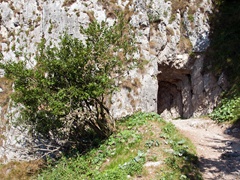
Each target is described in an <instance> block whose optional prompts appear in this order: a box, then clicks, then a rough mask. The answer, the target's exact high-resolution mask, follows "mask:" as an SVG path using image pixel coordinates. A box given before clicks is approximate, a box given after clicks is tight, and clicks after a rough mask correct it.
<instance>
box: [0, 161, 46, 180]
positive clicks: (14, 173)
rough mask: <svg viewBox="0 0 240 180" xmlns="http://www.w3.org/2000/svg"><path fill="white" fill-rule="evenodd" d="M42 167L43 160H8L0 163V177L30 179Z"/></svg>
mask: <svg viewBox="0 0 240 180" xmlns="http://www.w3.org/2000/svg"><path fill="white" fill-rule="evenodd" d="M42 167H43V161H40V160H36V161H29V162H10V163H8V164H5V165H0V179H4V180H28V179H29V180H30V179H32V177H34V176H35V175H36V174H37V173H39V170H40V168H42Z"/></svg>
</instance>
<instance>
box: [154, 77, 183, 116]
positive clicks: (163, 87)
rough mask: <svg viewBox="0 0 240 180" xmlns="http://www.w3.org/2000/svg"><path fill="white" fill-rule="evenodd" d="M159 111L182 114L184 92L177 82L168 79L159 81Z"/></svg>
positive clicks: (159, 112)
mask: <svg viewBox="0 0 240 180" xmlns="http://www.w3.org/2000/svg"><path fill="white" fill-rule="evenodd" d="M157 99H158V100H157V112H158V114H161V113H163V112H164V111H165V110H167V111H169V112H170V113H171V114H173V113H174V114H175V115H176V114H178V116H182V114H183V105H182V94H181V90H180V89H178V87H177V85H176V84H173V83H171V82H167V81H158V98H157Z"/></svg>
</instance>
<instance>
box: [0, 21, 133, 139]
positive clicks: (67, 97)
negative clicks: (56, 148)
mask: <svg viewBox="0 0 240 180" xmlns="http://www.w3.org/2000/svg"><path fill="white" fill-rule="evenodd" d="M80 32H81V33H82V34H83V35H84V37H85V40H84V42H83V41H81V40H79V39H77V38H74V37H72V36H70V35H67V34H64V35H63V36H61V37H60V39H61V41H60V43H59V44H58V45H53V44H52V43H50V44H49V45H46V42H45V40H44V39H43V40H42V42H41V43H40V45H39V48H38V52H37V53H36V54H37V55H36V58H35V62H36V65H35V66H34V67H31V68H29V67H28V66H29V65H30V63H29V62H30V61H28V59H25V60H23V61H19V62H15V61H6V62H1V63H0V67H1V68H3V69H4V70H5V73H6V77H8V78H10V79H12V80H13V81H14V93H13V95H12V99H13V101H14V102H15V104H16V105H18V106H19V107H21V108H20V112H21V115H20V116H19V119H18V120H19V122H20V121H21V122H24V124H27V125H30V126H31V128H32V131H31V132H32V134H40V135H43V136H44V137H46V138H50V137H51V138H53V139H60V140H64V141H63V142H70V141H71V142H76V141H79V140H80V139H81V137H82V136H84V135H85V134H87V133H88V132H89V131H91V132H94V133H96V134H97V135H98V136H99V137H106V136H108V135H109V134H111V129H112V125H113V124H114V123H113V121H112V120H111V119H110V116H109V111H108V108H107V107H106V105H105V102H106V101H105V99H104V98H105V97H106V96H107V95H109V94H111V93H112V92H113V91H115V90H116V88H117V84H118V83H117V80H119V79H121V78H122V77H123V73H124V72H125V71H126V70H129V69H130V68H132V67H134V66H135V65H136V61H135V59H134V58H133V55H134V53H135V51H136V46H135V44H134V36H133V33H132V32H133V31H132V30H131V27H130V26H129V25H128V24H126V22H125V20H124V18H123V16H119V18H118V19H117V20H116V22H115V24H114V25H113V26H109V25H108V24H107V23H106V22H102V23H98V22H96V21H94V22H92V23H90V24H89V26H88V28H86V29H84V28H82V27H81V28H80Z"/></svg>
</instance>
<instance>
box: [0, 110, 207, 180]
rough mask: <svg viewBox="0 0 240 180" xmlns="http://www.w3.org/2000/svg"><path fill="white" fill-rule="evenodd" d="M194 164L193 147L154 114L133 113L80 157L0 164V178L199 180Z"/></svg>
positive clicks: (41, 179) (171, 125)
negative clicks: (108, 135) (109, 134)
mask: <svg viewBox="0 0 240 180" xmlns="http://www.w3.org/2000/svg"><path fill="white" fill-rule="evenodd" d="M151 163H152V164H154V163H155V164H157V165H154V166H151V165H148V164H151ZM197 164H198V159H197V157H196V154H195V148H194V146H193V145H192V144H191V142H190V141H189V140H188V139H186V138H184V137H183V136H182V135H181V134H180V133H179V132H178V131H177V130H176V128H175V127H174V125H173V124H171V123H167V122H165V121H164V120H163V119H161V118H160V116H159V115H157V114H155V113H141V112H139V113H136V114H134V115H132V116H128V117H125V118H122V119H121V120H119V121H118V122H117V130H116V131H115V132H114V133H113V134H112V135H111V136H110V137H109V138H108V139H107V140H105V141H102V142H101V143H99V146H98V147H95V148H93V149H91V150H89V151H88V152H87V153H85V154H73V155H68V156H64V157H62V158H61V159H60V160H59V161H57V162H53V161H51V160H50V159H49V160H47V161H46V162H45V163H44V164H43V162H41V161H34V162H33V161H31V162H11V163H9V164H6V165H1V166H0V179H11V180H12V179H39V180H43V179H44V180H48V179H49V180H53V179H61V180H78V179H79V180H82V179H94V180H106V179H108V180H126V179H136V178H141V179H160V180H165V179H167V180H168V179H169V180H170V179H193V180H194V179H196V180H200V179H202V177H201V174H200V173H199V169H198V166H197Z"/></svg>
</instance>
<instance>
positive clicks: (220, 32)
mask: <svg viewBox="0 0 240 180" xmlns="http://www.w3.org/2000/svg"><path fill="white" fill-rule="evenodd" d="M215 3H216V5H217V6H218V7H217V10H218V11H217V12H218V13H214V15H213V16H212V17H211V24H212V27H211V31H212V32H211V36H210V38H211V44H210V47H209V48H208V51H207V54H206V57H207V59H206V61H205V71H211V72H213V73H214V74H215V75H216V76H217V77H219V76H220V75H221V74H222V73H224V75H225V76H226V77H227V79H228V83H229V88H228V89H227V90H226V91H225V92H224V95H223V97H222V102H221V103H220V105H219V106H218V107H217V108H216V109H215V111H214V112H213V114H211V118H213V119H214V120H217V121H218V122H223V121H232V120H233V121H234V122H238V121H239V119H240V111H239V109H240V101H239V96H240V84H239V80H240V71H239V69H240V64H239V59H240V50H239V49H240V36H239V34H240V26H239V23H240V2H239V1H238V0H232V1H227V0H217V1H216V2H215Z"/></svg>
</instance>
